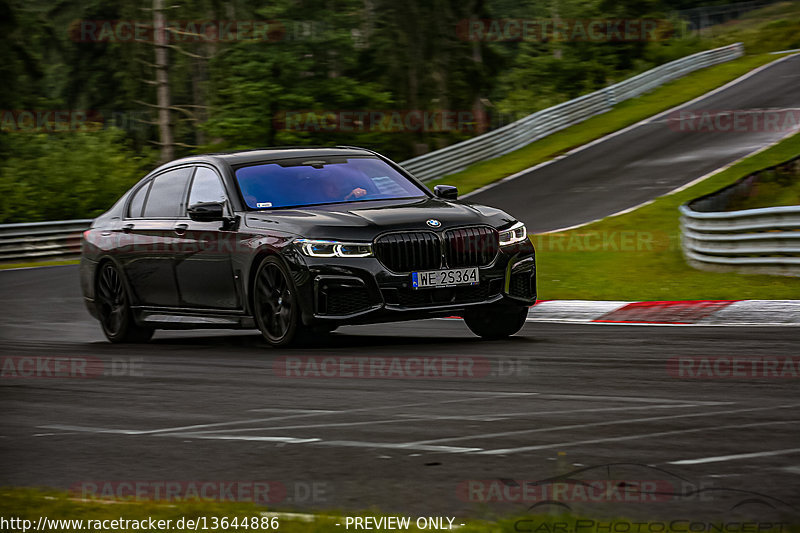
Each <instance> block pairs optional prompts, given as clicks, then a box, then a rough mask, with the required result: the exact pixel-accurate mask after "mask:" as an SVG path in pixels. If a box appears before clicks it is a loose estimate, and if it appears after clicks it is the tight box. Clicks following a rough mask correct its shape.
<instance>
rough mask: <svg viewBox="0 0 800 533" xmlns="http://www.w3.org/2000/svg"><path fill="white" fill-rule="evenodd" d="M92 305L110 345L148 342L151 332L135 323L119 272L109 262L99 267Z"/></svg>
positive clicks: (151, 329)
mask: <svg viewBox="0 0 800 533" xmlns="http://www.w3.org/2000/svg"><path fill="white" fill-rule="evenodd" d="M95 305H96V306H97V316H98V318H99V319H100V326H101V327H102V328H103V333H104V334H105V336H106V338H107V339H108V340H109V341H111V342H113V343H138V342H147V341H149V340H150V338H151V337H152V336H153V332H154V331H155V330H154V329H153V328H148V327H143V326H140V325H139V324H137V323H136V320H135V319H134V318H133V313H132V312H131V306H130V298H129V297H128V291H127V289H126V288H125V282H124V281H123V279H122V275H121V274H120V271H119V269H118V268H117V267H116V265H114V263H112V262H110V261H109V262H106V263H103V264H102V265H100V268H99V270H98V272H97V276H96V279H95Z"/></svg>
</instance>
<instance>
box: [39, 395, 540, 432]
mask: <svg viewBox="0 0 800 533" xmlns="http://www.w3.org/2000/svg"><path fill="white" fill-rule="evenodd" d="M503 394H505V393H503ZM512 394H513V393H512ZM520 394H528V393H520ZM532 394H535V393H532ZM484 400H485V398H484V397H479V398H458V399H456V400H442V401H440V402H437V405H444V404H449V403H461V402H477V401H484ZM431 406H432V404H431V402H414V403H407V404H400V405H382V406H377V407H359V408H357V409H345V410H342V411H335V412H332V413H303V414H297V415H287V416H275V417H271V418H253V419H248V420H234V421H231V422H217V423H213V424H195V425H192V426H179V427H173V428H162V429H151V430H139V429H114V428H101V427H91V426H68V425H62V424H52V425H47V426H37V428H38V429H59V430H67V431H81V432H84V433H112V434H123V435H157V434H159V433H176V432H178V431H184V430H192V429H204V428H211V427H223V426H232V425H237V424H253V423H258V422H272V421H274V420H287V419H291V418H306V417H312V416H320V415H326V414H327V415H338V414H350V413H363V412H371V411H380V410H384V409H405V408H407V407H431Z"/></svg>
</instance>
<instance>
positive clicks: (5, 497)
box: [0, 488, 800, 533]
mask: <svg viewBox="0 0 800 533" xmlns="http://www.w3.org/2000/svg"><path fill="white" fill-rule="evenodd" d="M0 496H2V499H0V517H2V518H3V519H5V520H9V519H12V518H13V519H20V520H27V521H29V522H27V523H25V524H20V525H18V526H17V527H13V526H12V528H11V529H10V530H9V531H18V532H22V531H24V530H23V527H21V526H23V525H24V526H25V527H27V530H32V531H36V526H37V524H38V522H39V519H40V517H45V518H47V519H48V521H50V520H73V521H74V520H82V521H83V523H82V526H83V527H82V528H81V527H78V526H77V525H76V524H75V523H74V522H73V523H72V524H61V525H53V524H52V522H50V523H49V524H47V525H50V527H43V528H41V529H39V531H43V530H44V531H51V532H54V533H56V532H59V533H60V532H64V533H67V532H77V531H87V530H93V531H118V532H122V531H124V532H128V531H135V532H141V531H151V532H155V531H280V532H281V533H328V532H330V533H342V532H343V531H348V530H350V531H352V530H354V529H356V530H358V528H355V527H354V526H353V525H352V524H351V525H350V527H349V528H347V527H345V525H346V523H342V520H341V518H342V517H345V516H350V517H355V516H364V517H372V518H373V519H374V518H379V517H383V516H389V515H386V514H383V513H378V512H363V513H346V514H345V513H326V514H324V515H314V516H309V515H300V514H295V515H294V516H292V515H291V514H288V513H275V515H277V516H275V515H273V516H272V517H271V516H268V515H267V516H265V515H264V514H262V513H270V512H271V510H267V508H266V507H264V506H261V505H258V504H256V503H233V502H217V501H189V502H176V501H170V502H153V501H150V502H144V501H136V502H119V501H116V502H114V501H104V500H79V499H76V498H74V497H73V496H72V495H70V494H69V493H66V492H60V491H54V490H40V489H27V488H5V489H0ZM392 516H399V515H392ZM404 516H406V517H408V518H409V519H410V527H408V528H405V527H404V528H402V529H399V528H397V527H395V528H388V527H376V528H374V529H373V528H367V529H368V530H369V529H372V530H373V531H427V532H430V531H436V528H431V527H429V528H427V529H418V528H417V527H416V524H415V522H416V519H417V518H419V517H418V516H415V515H404ZM254 518H255V519H256V520H257V521H258V522H257V524H258V525H259V527H255V528H254V527H252V526H251V524H250V521H251V520H253V519H254ZM148 519H152V520H153V521H154V523H155V527H153V526H150V525H149V524H148V523H147V522H144V524H143V525H144V527H141V525H139V526H138V527H137V526H132V525H131V524H130V522H127V523H123V522H122V521H123V520H128V521H131V520H136V521H141V520H145V521H147V520H148ZM215 519H216V520H215ZM223 519H225V521H223ZM234 519H236V520H237V521H236V522H234ZM244 519H247V521H248V527H241V521H242V520H244ZM114 520H118V521H119V522H117V524H119V525H115V524H114V522H112V521H114ZM160 520H161V521H163V522H162V523H161V524H158V521H160ZM167 520H170V522H169V523H167V522H166V521H167ZM262 520H266V521H267V522H266V524H265V523H263V522H262ZM87 521H91V522H87ZM95 521H99V523H98V524H97V525H100V526H101V527H94V524H96V522H95ZM189 521H191V522H189ZM609 522H611V521H609V520H607V519H606V520H596V519H591V518H588V517H580V516H574V515H570V514H547V515H543V514H530V515H526V516H518V517H507V518H502V519H499V520H497V521H493V522H489V521H485V520H473V519H459V518H457V519H456V520H454V524H457V527H458V531H459V533H520V532H523V533H526V532H529V533H534V532H536V533H553V532H556V533H562V532H567V531H573V532H574V533H602V532H604V531H608V530H609V526H608V524H609ZM613 522H614V523H616V524H620V525H623V526H624V525H627V526H628V528H629V529H626V531H628V530H630V531H637V530H638V531H647V530H648V529H645V528H642V527H641V526H644V525H645V524H647V522H646V521H642V520H641V519H640V520H638V521H636V522H634V521H629V520H624V519H621V520H614V521H613ZM234 523H235V524H236V526H234V525H233V524H234ZM698 523H700V522H698ZM88 524H91V525H92V526H93V527H91V528H90V527H87V525H88ZM140 524H141V523H140ZM461 524H464V525H463V527H462V526H461ZM604 524H605V525H604ZM658 524H660V525H661V526H664V525H665V524H664V523H663V522H658ZM759 524H761V523H760V522H759ZM43 525H44V524H43ZM446 525H447V522H446V521H445V526H446ZM737 525H738V523H737ZM120 526H121V527H120ZM195 526H196V527H195ZM275 526H277V527H275ZM636 526H639V529H636ZM755 526H756V523H753V527H754V528H755ZM762 526H763V527H762ZM443 529H447V527H444V528H443ZM361 530H362V531H363V530H364V528H361ZM670 530H671V529H667V531H670ZM749 530H750V529H748V531H749ZM753 530H754V531H755V529H753ZM757 530H758V531H759V532H760V533H798V532H800V527H798V525H797V524H796V523H790V522H776V521H771V522H769V523H763V524H761V526H759V527H758V529H757ZM652 531H664V528H663V527H660V528H658V529H657V528H652ZM674 531H676V532H678V531H686V529H685V526H683V527H681V528H676V529H675V530H674ZM708 531H712V529H708ZM714 531H716V529H714Z"/></svg>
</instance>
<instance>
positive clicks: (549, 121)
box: [400, 43, 744, 181]
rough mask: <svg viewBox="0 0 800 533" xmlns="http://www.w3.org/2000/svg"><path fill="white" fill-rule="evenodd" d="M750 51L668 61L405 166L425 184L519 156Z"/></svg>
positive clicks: (733, 49) (727, 49)
mask: <svg viewBox="0 0 800 533" xmlns="http://www.w3.org/2000/svg"><path fill="white" fill-rule="evenodd" d="M743 53H744V47H743V46H742V43H736V44H732V45H729V46H723V47H722V48H716V49H714V50H706V51H704V52H698V53H696V54H693V55H690V56H687V57H683V58H681V59H677V60H675V61H672V62H670V63H665V64H663V65H660V66H658V67H655V68H653V69H651V70H648V71H647V72H643V73H641V74H638V75H636V76H633V77H632V78H629V79H627V80H625V81H622V82H620V83H617V84H614V85H611V86H609V87H606V88H605V89H601V90H599V91H595V92H593V93H589V94H586V95H584V96H581V97H579V98H576V99H574V100H570V101H568V102H564V103H562V104H559V105H557V106H554V107H549V108H547V109H543V110H541V111H537V112H535V113H533V114H531V115H528V116H527V117H525V118H522V119H520V120H518V121H516V122H512V123H511V124H507V125H505V126H503V127H500V128H497V129H496V130H492V131H490V132H488V133H484V134H483V135H479V136H477V137H473V138H472V139H468V140H466V141H462V142H460V143H457V144H453V145H451V146H447V147H445V148H442V149H440V150H436V151H433V152H430V153H427V154H423V155H421V156H417V157H414V158H412V159H409V160H407V161H403V162H402V163H400V164H401V165H402V166H403V167H404V168H405V169H407V170H408V171H409V172H411V173H412V174H414V175H415V176H416V177H417V178H419V179H421V180H422V181H429V180H432V179H434V178H438V177H442V176H445V175H447V174H452V173H454V172H458V171H459V170H463V169H465V168H466V167H468V166H469V165H471V164H473V163H476V162H478V161H485V160H487V159H491V158H494V157H498V156H501V155H503V154H507V153H509V152H513V151H514V150H517V149H519V148H522V147H523V146H525V145H527V144H529V143H531V142H533V141H536V140H538V139H541V138H542V137H546V136H548V135H550V134H552V133H555V132H557V131H559V130H562V129H564V128H567V127H569V126H572V125H574V124H577V123H579V122H582V121H584V120H586V119H588V118H590V117H592V116H594V115H598V114H600V113H605V112H606V111H609V110H610V109H611V108H612V107H613V106H614V104H616V103H618V102H622V101H623V100H627V99H629V98H633V97H635V96H638V95H640V94H642V93H644V92H647V91H649V90H650V89H653V88H654V87H658V86H659V85H663V84H664V83H666V82H668V81H671V80H674V79H676V78H679V77H681V76H683V75H685V74H687V73H689V72H692V71H695V70H698V69H701V68H704V67H708V66H711V65H716V64H718V63H724V62H725V61H730V60H731V59H735V58H737V57H740V56H741V55H742V54H743Z"/></svg>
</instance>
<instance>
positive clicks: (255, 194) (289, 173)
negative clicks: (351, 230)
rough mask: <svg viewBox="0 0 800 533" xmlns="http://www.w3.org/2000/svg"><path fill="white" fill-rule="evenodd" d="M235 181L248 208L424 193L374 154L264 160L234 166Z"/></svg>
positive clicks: (314, 203)
mask: <svg viewBox="0 0 800 533" xmlns="http://www.w3.org/2000/svg"><path fill="white" fill-rule="evenodd" d="M236 181H237V182H238V183H239V188H240V189H241V191H242V196H243V197H244V201H245V203H246V204H247V206H248V207H250V208H252V209H270V208H275V207H298V206H307V205H319V204H333V203H340V202H360V201H365V200H386V199H392V198H421V197H425V196H426V195H425V193H424V192H423V191H422V190H421V189H420V188H419V187H418V186H417V185H415V184H414V183H413V182H411V181H409V180H408V178H406V177H405V176H403V175H402V174H400V173H399V172H397V171H396V170H395V169H393V168H392V167H391V166H389V165H388V164H386V163H385V162H384V161H382V160H380V159H377V158H372V157H350V158H346V157H336V158H330V157H321V158H316V159H304V160H302V161H301V160H297V159H295V160H289V161H280V162H276V163H263V164H258V165H253V166H248V167H242V168H239V169H237V170H236Z"/></svg>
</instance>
